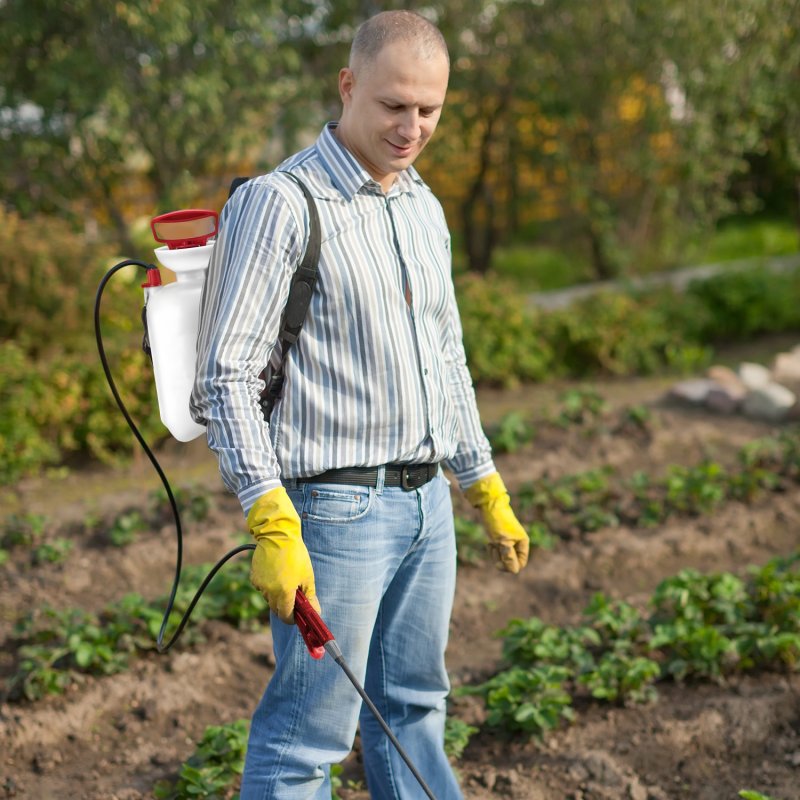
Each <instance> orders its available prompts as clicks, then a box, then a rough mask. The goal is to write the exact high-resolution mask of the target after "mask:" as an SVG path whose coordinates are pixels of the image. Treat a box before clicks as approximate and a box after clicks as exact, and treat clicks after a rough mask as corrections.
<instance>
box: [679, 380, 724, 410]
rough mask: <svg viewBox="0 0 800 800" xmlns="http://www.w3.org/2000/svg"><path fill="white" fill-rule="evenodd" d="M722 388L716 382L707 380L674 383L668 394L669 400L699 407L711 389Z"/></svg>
mask: <svg viewBox="0 0 800 800" xmlns="http://www.w3.org/2000/svg"><path fill="white" fill-rule="evenodd" d="M720 388H722V387H721V386H720V385H719V384H718V383H717V382H716V381H712V380H709V379H708V378H694V379H692V380H689V381H681V382H680V383H676V384H675V385H674V386H673V387H672V388H671V389H670V390H669V393H668V397H669V398H670V399H671V400H680V401H681V402H684V403H692V404H695V405H700V404H701V403H705V401H706V397H708V393H709V392H710V391H711V390H712V389H720Z"/></svg>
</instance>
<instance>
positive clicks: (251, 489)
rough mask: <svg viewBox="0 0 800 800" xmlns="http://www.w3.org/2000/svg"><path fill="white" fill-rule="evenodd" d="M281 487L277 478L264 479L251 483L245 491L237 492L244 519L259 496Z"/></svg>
mask: <svg viewBox="0 0 800 800" xmlns="http://www.w3.org/2000/svg"><path fill="white" fill-rule="evenodd" d="M282 485H283V484H282V483H281V482H280V480H279V479H278V478H265V479H264V480H263V481H259V482H258V483H253V484H251V485H250V486H248V487H247V488H246V489H242V490H241V491H240V492H239V494H238V497H239V502H240V503H241V504H242V510H243V511H244V516H245V518H247V515H248V514H249V513H250V509H251V508H252V507H253V506H254V505H255V502H256V500H258V498H259V497H261V495H263V494H266V493H267V492H269V491H272V489H277V488H278V487H279V486H282Z"/></svg>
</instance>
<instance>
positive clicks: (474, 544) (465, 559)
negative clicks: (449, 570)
mask: <svg viewBox="0 0 800 800" xmlns="http://www.w3.org/2000/svg"><path fill="white" fill-rule="evenodd" d="M454 523H455V530H456V551H457V553H458V560H459V562H460V563H462V564H472V565H473V566H474V565H477V564H482V563H483V559H484V556H485V555H486V531H484V529H483V525H481V524H479V523H478V522H473V521H472V520H470V519H465V518H464V517H461V516H458V515H456V516H455V519H454Z"/></svg>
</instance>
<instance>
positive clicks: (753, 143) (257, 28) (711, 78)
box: [0, 0, 800, 481]
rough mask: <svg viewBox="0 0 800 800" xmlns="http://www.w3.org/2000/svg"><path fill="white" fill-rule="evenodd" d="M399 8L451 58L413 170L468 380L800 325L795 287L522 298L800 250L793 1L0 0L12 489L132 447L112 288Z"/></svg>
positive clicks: (258, 160)
mask: <svg viewBox="0 0 800 800" xmlns="http://www.w3.org/2000/svg"><path fill="white" fill-rule="evenodd" d="M397 7H405V8H412V9H415V10H418V11H420V13H423V14H424V15H426V16H427V17H429V18H430V19H432V20H433V21H435V22H436V23H437V24H438V25H439V27H440V28H441V30H442V31H443V33H444V35H445V37H446V39H447V42H448V46H449V49H450V55H451V61H452V74H451V83H450V92H449V95H448V102H447V105H446V108H445V112H444V114H443V117H442V121H441V123H440V127H439V131H438V132H437V136H436V139H435V141H434V143H433V144H432V145H431V146H430V147H429V148H428V149H427V150H426V152H425V153H424V154H423V156H422V157H421V159H420V161H419V163H418V167H419V169H420V171H421V172H422V174H423V176H424V177H425V179H426V181H427V182H428V183H429V184H430V185H431V187H432V188H433V189H434V191H436V192H437V194H438V195H439V196H440V197H441V199H442V201H443V203H444V206H445V210H446V213H447V216H448V219H449V222H450V225H451V228H452V232H453V240H454V267H455V270H456V273H457V281H458V290H459V297H460V303H461V306H462V313H463V315H464V327H465V337H466V342H467V349H468V355H469V358H470V364H471V367H472V370H473V374H474V376H475V379H476V381H478V382H488V383H496V384H499V385H509V384H513V383H514V382H518V381H526V380H546V379H548V378H550V377H553V376H556V375H559V376H560V375H586V374H592V373H602V372H605V373H611V374H632V373H635V372H642V371H644V372H646V371H653V370H655V369H660V368H664V367H671V368H676V367H678V368H682V369H691V368H693V367H695V366H697V365H698V364H700V363H702V362H703V361H704V360H705V359H707V358H708V353H709V348H710V347H711V346H712V345H713V343H714V342H715V341H716V340H718V339H719V338H720V337H723V338H730V337H732V336H742V335H753V334H755V333H758V332H761V331H764V330H773V329H776V328H779V329H781V330H792V329H795V328H797V327H799V324H798V319H797V317H798V314H797V313H796V312H794V310H793V309H796V308H800V304H798V302H797V300H800V297H799V296H798V295H800V290H798V280H797V279H796V278H795V277H794V276H792V275H781V276H779V277H775V276H768V274H767V273H765V272H757V273H754V274H753V275H748V276H744V277H743V276H735V275H730V276H722V277H720V278H719V279H715V280H712V281H710V282H708V283H707V284H706V285H704V287H703V289H702V290H700V289H699V288H695V289H691V290H690V291H689V293H688V294H686V295H682V296H681V297H677V296H676V295H675V294H674V293H671V292H667V291H662V292H658V293H650V294H648V295H643V294H641V293H640V294H639V295H632V294H627V295H604V296H601V298H600V299H597V300H594V301H593V302H591V303H584V304H582V305H579V306H575V307H573V308H572V309H571V311H570V312H569V313H566V312H553V313H549V314H546V313H544V312H540V311H532V310H531V309H530V308H528V307H527V306H526V304H525V303H524V298H523V294H524V292H528V291H536V290H543V289H551V288H559V287H564V286H570V285H572V284H575V283H581V282H587V281H597V280H605V279H610V278H617V279H619V278H621V279H627V278H631V277H634V276H637V275H643V274H646V273H649V272H653V271H656V270H665V269H671V268H674V267H678V266H685V265H688V264H692V263H703V262H710V261H722V260H726V259H731V258H742V257H746V256H768V255H781V254H785V253H794V252H796V251H798V250H800V239H799V238H798V231H799V230H800V48H798V47H797V41H796V37H797V30H798V29H800V24H799V23H800V0H771V2H769V3H767V2H765V0H725V2H719V3H702V2H699V0H662V2H659V3H651V2H644V0H639V1H638V2H637V0H595V2H592V3H587V2H584V0H558V2H556V0H524V1H523V0H499V1H498V2H490V3H486V2H485V1H484V0H481V2H477V0H432V1H431V2H415V1H414V0H410V2H407V3H404V4H400V3H394V2H387V3H375V2H371V1H368V0H358V1H357V2H354V1H353V0H337V2H336V3H333V4H331V3H328V2H322V1H321V0H284V2H282V3H280V4H279V3H277V2H275V0H195V2H192V3H187V2H185V0H125V1H124V2H123V1H122V0H119V1H114V0H111V1H108V0H0V164H2V165H3V168H2V170H0V188H1V189H2V198H3V200H2V205H1V206H0V247H1V248H2V249H1V250H0V252H2V260H0V312H2V313H0V388H2V392H0V397H2V400H0V412H2V413H0V462H1V463H2V464H3V465H4V466H3V468H2V474H1V475H0V480H2V481H9V480H14V479H16V478H18V477H19V476H21V475H24V474H26V472H29V471H30V470H32V469H36V468H38V467H40V466H41V465H43V464H48V463H53V464H57V463H61V462H63V461H64V460H65V459H68V458H70V457H71V456H72V455H73V454H75V455H81V454H87V453H88V454H91V455H93V456H94V457H100V458H115V457H116V455H117V454H119V453H121V452H126V451H127V450H128V449H129V448H130V442H129V439H130V436H129V434H127V432H126V431H125V429H124V423H123V424H122V425H120V424H119V422H121V419H118V414H117V412H116V411H115V409H114V407H113V405H112V401H111V399H110V394H109V392H108V391H107V390H106V389H105V387H104V385H103V384H104V381H103V378H102V375H101V374H100V372H99V366H98V364H97V357H96V352H95V349H94V342H93V334H92V306H93V302H94V291H95V288H96V286H97V284H98V282H99V280H100V277H101V276H102V275H103V273H104V272H105V270H106V269H107V268H108V266H109V265H110V264H112V263H114V262H115V261H117V260H119V259H120V258H123V257H132V258H141V259H145V260H150V259H151V256H150V252H151V245H152V242H151V237H150V232H149V228H148V225H147V221H148V220H149V218H150V217H151V216H153V215H154V214H156V213H161V212H163V211H167V210H171V209H174V208H180V207H188V206H196V207H210V208H217V209H219V208H220V207H221V205H222V204H223V203H224V200H225V197H226V195H227V188H228V185H229V183H230V181H231V179H232V178H233V177H234V176H236V175H252V174H258V173H261V172H264V171H267V170H269V169H271V168H273V167H274V166H276V165H277V164H278V163H279V162H280V161H281V160H282V159H283V158H284V157H286V156H287V155H289V154H291V153H292V152H294V151H295V150H296V149H297V148H299V147H301V146H304V145H306V144H308V143H310V142H312V141H313V140H314V138H315V137H316V136H317V134H318V132H319V130H320V128H321V127H322V125H323V124H324V123H325V121H326V120H329V119H335V118H336V117H337V116H338V113H339V98H338V92H337V84H336V75H337V72H338V69H339V68H340V67H341V66H342V65H344V64H345V63H346V60H347V54H348V50H349V42H350V40H351V37H352V33H353V31H354V29H355V27H356V26H357V25H358V24H359V23H360V22H361V21H362V20H363V19H365V18H366V17H368V16H370V15H372V14H373V13H375V12H377V11H380V10H386V9H389V8H397ZM120 274H121V275H125V276H126V277H125V278H124V279H122V278H121V279H120V280H119V281H117V282H116V283H112V285H111V286H110V288H109V292H108V297H107V300H106V306H105V308H104V324H105V325H106V327H107V334H106V335H107V337H108V346H109V349H110V351H111V353H112V356H113V357H114V358H116V359H117V367H116V369H117V370H120V371H121V372H122V373H124V378H121V380H120V382H121V384H123V386H124V388H125V391H126V392H127V393H128V394H129V395H130V397H131V402H132V405H133V411H134V416H136V417H137V419H140V420H142V422H143V425H144V428H145V430H146V431H148V432H150V433H151V434H152V435H158V434H163V429H162V428H160V427H159V423H158V421H157V410H156V408H155V403H154V395H153V389H152V382H151V379H150V377H149V366H148V364H147V361H146V359H145V358H144V357H143V356H142V355H141V353H140V351H139V350H138V345H139V339H140V337H141V333H140V325H139V315H138V310H135V308H136V305H137V304H138V302H139V298H140V295H139V294H138V292H139V289H138V284H139V283H140V277H141V276H139V275H135V274H133V269H131V274H130V275H128V273H127V272H126V273H120ZM134 298H135V300H134ZM742 298H745V300H746V307H747V319H748V320H749V322H748V325H746V326H742V325H741V324H739V323H738V322H737V316H736V315H737V314H741V313H743V312H742V303H743V302H745V301H743V300H742Z"/></svg>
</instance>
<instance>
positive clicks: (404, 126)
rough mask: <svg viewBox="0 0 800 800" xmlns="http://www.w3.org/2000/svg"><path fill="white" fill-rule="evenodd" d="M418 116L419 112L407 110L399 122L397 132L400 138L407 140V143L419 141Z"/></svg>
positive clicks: (413, 109)
mask: <svg viewBox="0 0 800 800" xmlns="http://www.w3.org/2000/svg"><path fill="white" fill-rule="evenodd" d="M419 122H420V116H419V111H418V110H417V109H415V108H412V109H409V110H408V111H406V112H405V114H403V117H402V119H401V120H400V125H399V126H398V132H399V133H400V135H401V136H403V137H404V138H406V139H408V140H409V141H414V140H416V139H419V135H420V126H419Z"/></svg>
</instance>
